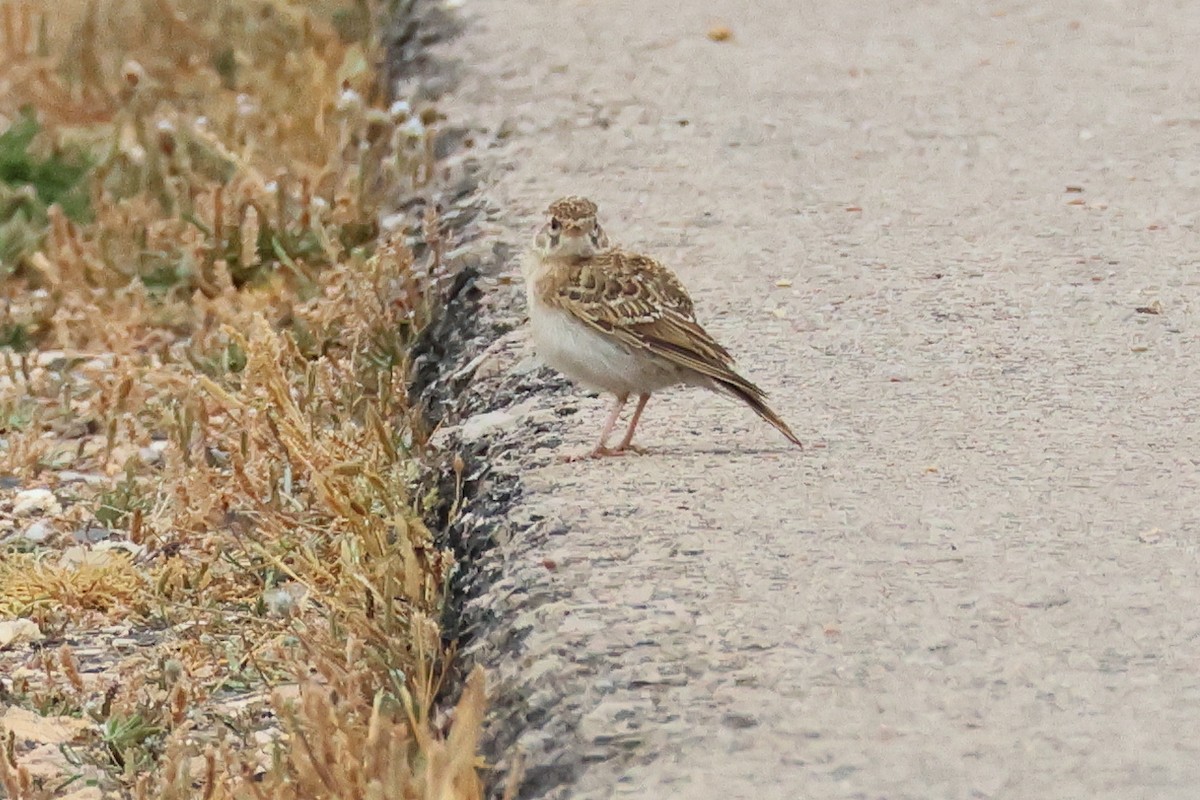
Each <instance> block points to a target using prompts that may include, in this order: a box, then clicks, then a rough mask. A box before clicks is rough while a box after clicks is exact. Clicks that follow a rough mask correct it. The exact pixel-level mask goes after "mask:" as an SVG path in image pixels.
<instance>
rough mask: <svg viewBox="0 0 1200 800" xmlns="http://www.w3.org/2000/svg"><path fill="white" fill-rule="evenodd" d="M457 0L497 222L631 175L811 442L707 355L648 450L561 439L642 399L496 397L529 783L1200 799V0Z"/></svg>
mask: <svg viewBox="0 0 1200 800" xmlns="http://www.w3.org/2000/svg"><path fill="white" fill-rule="evenodd" d="M460 13H461V15H462V16H463V18H464V20H465V31H464V33H463V35H462V36H460V37H459V38H458V39H456V40H455V41H454V42H453V43H452V44H450V45H449V46H448V53H449V55H450V56H452V57H455V58H457V59H459V60H460V62H461V64H462V75H461V80H460V85H459V86H458V88H457V89H456V90H455V92H454V94H453V97H452V98H451V99H450V100H449V101H448V105H449V106H450V107H451V108H452V109H453V110H452V111H451V115H452V117H455V118H460V119H461V118H465V119H468V120H470V121H471V122H472V125H473V126H474V127H475V128H476V132H477V135H478V138H479V140H480V142H481V143H482V144H483V145H489V147H488V148H487V149H486V150H485V151H484V152H483V159H484V160H485V161H486V162H487V163H486V167H487V178H486V181H485V182H486V185H487V193H488V199H489V201H490V203H491V205H492V207H493V209H495V210H496V212H495V213H494V214H493V219H494V221H495V223H496V230H497V234H496V235H497V237H498V239H499V240H500V241H501V242H503V243H506V244H508V245H511V246H512V247H514V248H515V247H518V246H523V245H524V243H525V242H526V240H527V237H528V236H529V234H530V231H531V230H532V226H534V225H535V224H536V223H537V222H538V220H539V219H540V215H539V212H540V211H541V209H542V208H544V207H545V206H546V205H547V204H548V203H549V201H550V200H552V199H554V198H555V197H557V196H558V195H561V194H573V193H578V194H585V195H588V196H590V197H592V198H593V199H594V200H596V201H597V202H598V203H599V205H600V208H601V213H602V219H603V220H604V221H605V223H606V227H607V228H608V230H609V233H610V235H611V236H612V237H613V238H614V239H615V240H616V241H618V242H620V243H622V244H623V245H625V246H627V247H630V248H633V249H637V250H642V251H645V252H647V253H650V254H653V255H655V256H656V257H658V258H660V259H662V260H663V261H665V262H666V263H668V264H669V265H671V266H672V267H673V268H675V269H676V270H677V271H678V273H679V274H680V276H681V277H682V278H683V280H684V281H685V283H686V284H687V285H688V286H689V287H690V288H691V290H692V293H693V296H694V298H695V300H696V305H697V310H698V314H699V316H700V318H701V320H702V321H703V322H704V323H705V324H706V325H707V327H708V328H709V329H710V331H712V332H713V333H714V334H715V335H716V336H717V338H718V339H720V340H721V341H723V342H724V343H725V344H726V345H728V347H729V348H730V350H732V351H733V352H734V354H735V355H737V356H738V358H739V363H740V365H741V367H742V368H743V369H744V371H745V372H746V373H747V374H748V375H750V376H751V377H752V378H753V379H754V380H756V381H757V382H758V383H760V384H761V385H762V386H763V388H765V389H767V390H768V391H769V392H770V393H771V398H772V403H773V404H774V406H775V408H776V409H777V410H778V411H779V412H780V413H781V415H782V416H783V417H784V418H785V419H787V420H788V421H789V422H790V423H791V425H792V427H793V429H794V430H795V431H796V433H797V434H798V435H799V436H800V438H801V439H803V440H804V441H805V443H806V445H807V448H806V449H805V450H804V451H803V452H798V451H795V450H794V449H791V448H789V446H788V445H787V443H786V442H785V441H783V439H782V438H781V437H779V436H778V434H777V433H776V432H775V431H773V430H772V429H771V428H770V427H768V426H766V425H764V424H762V423H761V422H760V421H759V420H758V419H757V418H756V417H754V415H753V414H752V413H750V412H749V411H748V410H746V409H744V408H742V407H740V406H738V405H736V404H734V403H731V402H730V401H727V400H724V399H722V398H719V397H716V396H713V395H709V394H705V393H702V392H699V391H695V390H680V391H677V392H674V393H670V394H666V395H664V396H662V397H661V398H658V397H656V398H655V399H654V400H653V401H652V402H651V405H650V406H649V408H648V410H647V414H646V417H645V418H644V421H643V424H642V427H641V429H640V431H641V433H640V437H639V440H640V442H641V443H642V444H645V445H649V446H650V447H651V448H652V449H653V453H652V454H651V455H648V456H645V457H634V458H625V459H609V460H605V461H601V462H595V463H583V464H559V463H555V462H554V461H553V459H552V458H551V456H552V454H553V453H555V452H562V451H569V450H576V449H583V448H586V447H588V446H590V444H591V442H592V439H593V437H594V435H595V434H596V432H597V430H598V428H599V426H600V423H601V421H602V419H603V414H604V408H605V404H606V403H607V402H608V400H607V399H606V398H597V397H588V396H586V395H583V394H582V393H580V392H573V391H563V390H562V389H561V387H560V388H558V389H557V390H554V391H550V390H546V391H542V392H535V393H533V394H532V399H530V400H525V401H524V402H523V403H522V404H520V405H519V406H518V407H517V408H516V409H515V410H513V411H511V413H509V414H508V415H507V416H503V417H501V418H499V419H500V422H499V423H495V420H494V419H493V423H495V424H493V425H492V426H491V428H492V429H493V430H492V435H494V437H495V442H496V444H495V445H494V447H493V452H494V453H495V455H494V459H495V463H496V465H497V468H498V469H500V470H507V471H508V472H509V473H512V474H517V475H519V477H520V481H521V487H522V497H521V499H520V501H519V502H518V504H517V505H516V506H515V507H513V508H512V509H511V511H510V515H509V521H508V525H507V528H506V530H507V531H508V533H507V534H506V535H505V536H504V537H502V538H504V539H505V542H504V543H503V544H502V545H500V546H499V547H498V548H497V550H496V551H494V552H493V553H492V554H491V556H490V557H489V558H490V559H491V560H492V563H493V566H494V567H495V569H496V570H498V571H499V572H500V575H501V577H500V579H499V580H498V582H497V583H496V585H495V586H494V587H493V590H492V592H491V593H490V594H489V595H488V596H487V597H484V598H481V599H480V600H478V601H476V607H477V608H480V609H484V610H486V611H488V612H490V613H493V614H495V615H498V622H497V623H496V629H495V632H494V635H493V636H491V637H490V638H488V639H487V640H484V641H480V642H477V643H476V645H475V647H474V650H473V653H474V656H475V657H476V658H478V659H480V660H482V661H483V662H484V663H486V664H487V665H488V666H489V667H491V669H492V674H493V675H494V676H495V677H496V680H497V681H498V684H497V716H498V718H497V721H496V722H495V730H497V731H499V732H500V734H499V735H500V736H501V741H503V742H504V743H505V744H510V743H513V742H514V741H515V745H516V746H519V747H520V748H521V749H523V750H524V751H525V752H526V755H527V764H528V767H529V770H528V773H527V779H526V783H525V787H524V789H523V792H522V793H523V796H526V797H548V798H565V797H571V798H608V797H624V796H631V797H642V798H689V799H690V800H707V799H708V798H714V799H715V798H723V799H726V798H755V800H769V799H771V798H789V799H790V798H868V799H870V800H876V799H877V798H887V799H888V800H899V799H900V798H913V800H927V799H928V798H1020V799H1021V800H1029V799H1030V798H1054V799H1055V800H1068V799H1069V798H1089V799H1091V798H1113V800H1117V799H1118V798H1120V800H1129V799H1130V798H1155V799H1157V798H1189V799H1190V798H1195V797H1197V796H1200V736H1197V731H1200V614H1198V613H1197V607H1198V606H1200V575H1198V572H1200V568H1198V567H1200V561H1198V557H1197V544H1198V543H1200V495H1198V492H1197V489H1198V486H1197V484H1198V482H1200V467H1198V465H1200V448H1198V446H1197V444H1198V440H1200V381H1198V380H1197V371H1198V367H1197V355H1198V349H1200V303H1198V301H1197V299H1196V292H1197V287H1198V286H1200V273H1198V271H1197V253H1200V237H1198V236H1197V230H1196V224H1197V217H1198V215H1200V156H1198V154H1200V57H1197V55H1196V54H1197V53H1200V5H1197V4H1195V3H1190V2H1186V0H1176V1H1175V2H1169V1H1168V0H1146V2H1141V3H1124V2H1117V1H1116V0H1058V2H1053V3H1049V2H1019V1H1017V0H1012V1H1005V0H992V1H991V2H961V1H960V0H909V1H908V2H899V0H881V1H880V2H875V3H834V2H825V3H818V2H810V1H805V2H797V1H796V0H759V1H758V2H753V3H745V2H735V0H717V1H716V2H705V3H701V2H695V1H693V2H666V1H662V2H638V1H637V0H522V2H512V1H511V0H507V1H506V0H467V2H465V3H463V7H462V11H461V12H460ZM717 26H726V27H727V28H728V30H729V31H731V32H732V37H731V38H729V39H728V40H725V41H713V40H711V39H710V38H709V33H710V32H711V31H712V30H713V29H714V28H715V27H717ZM505 270H506V271H507V272H508V274H511V275H513V276H515V275H517V264H516V263H515V261H512V262H510V263H508V264H506V266H505ZM496 291H497V292H498V294H497V297H508V296H512V297H516V294H515V292H512V291H511V290H507V289H505V288H504V287H499V288H498V289H497V290H496ZM505 292H508V294H505ZM495 302H496V303H497V305H499V306H503V305H504V303H505V302H507V300H505V301H503V302H501V301H499V300H496V301H495ZM514 308H515V309H516V312H517V313H519V312H520V310H521V308H522V306H521V305H519V304H518V305H516V306H514ZM523 347H524V346H523V345H522V344H521V343H520V342H519V341H515V340H514V342H513V343H512V346H511V347H509V348H508V349H507V350H506V351H505V354H504V355H503V357H500V356H497V357H496V358H498V359H499V360H498V361H496V362H495V363H493V364H492V365H491V366H490V367H489V368H488V369H487V370H483V373H484V374H485V377H484V378H481V379H480V384H479V386H480V387H481V388H480V389H479V391H484V390H486V389H487V387H488V386H499V385H504V386H509V385H512V383H513V382H514V381H516V382H522V381H523V382H524V383H523V385H525V386H526V387H528V386H531V385H533V386H535V388H536V385H535V384H537V382H538V381H541V382H542V383H547V378H546V376H545V375H544V374H543V373H538V372H531V371H530V370H529V362H528V359H527V357H526V354H525V351H524V350H523V349H522V348H523ZM489 381H490V383H489ZM531 382H532V383H531ZM547 385H552V384H549V383H547ZM572 412H575V413H572ZM501 423H502V424H501ZM486 429H488V426H487V425H477V426H476V428H475V429H474V431H475V433H476V434H477V435H484V433H482V432H481V431H484V430H486ZM560 440H561V441H560ZM505 737H507V738H505ZM510 752H511V750H510Z"/></svg>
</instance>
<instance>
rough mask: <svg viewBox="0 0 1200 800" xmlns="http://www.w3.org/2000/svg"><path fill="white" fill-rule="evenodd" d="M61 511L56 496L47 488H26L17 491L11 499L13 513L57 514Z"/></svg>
mask: <svg viewBox="0 0 1200 800" xmlns="http://www.w3.org/2000/svg"><path fill="white" fill-rule="evenodd" d="M59 511H62V506H61V505H59V502H58V498H57V497H55V496H54V492H52V491H50V490H49V489H26V490H25V491H23V492H18V493H17V496H16V499H15V500H14V501H13V514H15V515H16V516H18V517H31V516H33V515H34V514H42V515H44V514H57V513H58V512H59Z"/></svg>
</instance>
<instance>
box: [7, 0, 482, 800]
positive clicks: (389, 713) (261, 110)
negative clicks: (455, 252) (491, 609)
mask: <svg viewBox="0 0 1200 800" xmlns="http://www.w3.org/2000/svg"><path fill="white" fill-rule="evenodd" d="M386 11H387V9H384V8H381V7H379V5H378V4H377V3H375V2H366V0H359V2H351V0H343V2H332V0H331V1H330V2H320V1H319V0H309V1H308V2H301V1H299V0H293V2H286V1H285V0H225V1H224V2H222V1H221V0H215V1H214V0H141V2H121V0H108V2H103V1H101V0H95V2H86V3H85V2H81V0H57V2H50V0H44V2H18V3H7V4H0V130H3V129H7V130H8V131H9V133H8V134H5V135H4V136H2V137H0V259H2V263H3V270H2V279H0V301H2V309H0V341H3V343H4V344H5V345H7V349H5V350H0V475H4V476H8V478H7V479H6V480H5V482H4V484H3V486H4V487H5V488H4V489H2V490H0V491H2V494H0V536H4V533H3V531H4V530H9V531H10V532H11V533H10V534H9V535H8V536H7V537H6V538H5V539H3V540H0V553H2V558H3V561H2V566H0V620H3V619H15V618H24V619H29V620H32V621H34V622H36V623H37V625H38V627H39V629H40V631H41V633H42V634H43V635H44V636H46V637H48V638H47V640H46V643H45V644H43V646H41V647H40V648H31V647H30V646H29V645H28V644H21V643H20V642H17V643H15V644H14V645H13V646H12V647H10V649H8V650H7V651H3V652H0V674H3V675H6V676H8V677H7V679H6V680H5V681H0V714H3V713H5V712H4V708H5V707H8V708H9V711H10V712H13V710H14V709H16V710H22V711H29V710H32V711H34V712H36V713H37V714H38V715H40V717H39V718H40V719H44V720H45V721H46V723H47V726H50V725H51V724H52V723H54V724H57V725H58V727H57V728H55V730H59V731H61V730H62V729H64V726H65V728H66V729H69V730H70V731H72V733H71V734H70V735H69V736H66V738H65V740H63V739H60V740H58V741H55V740H54V739H53V737H51V736H49V735H46V736H41V735H40V734H39V732H38V731H37V730H31V729H30V728H29V725H25V726H24V727H22V728H21V730H20V731H17V730H16V722H15V721H16V719H17V717H15V716H13V717H11V718H9V719H8V720H7V721H8V724H7V725H6V727H8V728H9V731H8V733H7V740H6V741H5V743H4V748H3V752H0V786H3V787H4V789H5V791H6V792H7V794H8V796H10V797H14V798H31V799H32V798H43V797H52V796H63V794H64V793H70V792H76V793H77V796H78V797H80V798H82V797H92V796H95V797H99V796H113V795H114V794H119V795H121V796H126V797H139V798H141V797H146V798H150V797H163V798H184V797H204V798H220V797H238V798H244V797H262V798H312V797H337V798H385V797H386V798H400V797H404V798H409V797H411V798H435V797H436V798H471V797H478V796H480V795H481V792H482V790H481V787H480V784H479V779H478V777H477V766H478V765H477V763H476V757H475V755H474V754H475V750H476V739H477V737H478V735H479V728H480V724H481V717H482V713H483V702H484V687H483V678H482V675H480V674H473V675H472V676H471V677H470V679H469V680H468V682H467V686H466V689H465V691H464V693H463V695H462V699H461V700H460V702H459V704H458V707H457V708H456V709H455V711H454V713H453V719H454V724H453V726H449V724H448V722H447V721H446V720H444V719H440V718H436V715H435V713H434V711H433V700H434V697H435V695H436V694H437V691H438V683H439V682H438V680H437V679H436V677H435V676H436V675H438V674H440V672H441V670H443V669H444V668H445V658H444V654H443V653H442V645H441V637H440V632H439V629H438V625H437V622H436V620H437V619H438V618H439V615H440V613H441V609H442V603H443V593H444V590H445V587H446V585H447V582H448V577H449V574H450V571H451V569H452V567H453V562H452V558H451V556H450V554H449V553H448V552H447V551H445V550H442V549H439V548H438V547H437V546H436V545H435V544H434V539H433V536H432V535H431V533H430V531H429V530H428V529H427V528H426V526H425V524H424V522H423V520H424V519H426V518H428V515H429V512H430V509H431V508H432V507H434V506H435V505H436V504H438V503H440V502H443V501H446V500H452V499H453V498H439V497H437V496H436V494H435V493H434V492H433V491H432V490H431V489H429V488H427V486H426V484H425V482H424V476H425V474H426V472H427V468H426V467H425V466H423V460H424V452H425V451H424V444H425V428H424V424H423V421H422V420H421V419H419V417H418V415H417V414H416V412H414V411H413V409H412V406H411V404H410V402H409V398H408V396H407V391H406V390H407V384H406V376H407V375H408V367H409V364H408V354H409V349H410V347H411V344H412V342H413V339H414V337H415V336H416V334H417V333H418V332H419V331H420V329H421V328H422V326H423V325H424V324H425V323H426V322H427V320H428V319H429V316H430V314H431V312H432V306H433V304H435V303H436V286H437V282H438V280H439V278H440V275H441V272H442V271H443V266H442V264H441V263H440V259H439V254H440V252H441V250H442V248H441V246H440V238H439V236H438V233H437V231H438V226H437V221H436V220H434V219H425V220H412V221H410V223H411V225H410V228H411V233H412V234H413V236H414V237H415V238H416V239H417V240H421V241H423V242H424V243H425V244H427V245H429V246H428V247H424V248H422V250H423V252H427V253H428V255H427V257H426V258H425V260H424V261H423V262H422V263H420V264H415V263H414V259H413V256H412V254H411V252H410V251H409V250H408V249H406V248H405V247H403V246H400V245H394V244H390V243H387V242H384V243H383V244H382V245H379V246H377V241H378V237H379V222H378V221H379V218H380V215H381V213H383V212H384V211H386V208H385V207H384V204H383V199H384V198H387V197H391V198H396V197H399V196H402V195H404V194H406V193H408V192H411V191H413V190H414V189H415V188H417V187H419V186H420V185H421V183H422V182H423V181H425V180H426V178H427V176H429V175H430V174H431V172H432V170H431V167H432V163H431V161H432V157H431V153H432V148H431V144H430V138H431V132H430V129H429V127H428V125H429V124H430V123H431V122H432V121H433V118H434V115H433V113H432V111H431V110H429V109H424V110H421V111H412V110H410V109H408V107H407V105H406V104H402V103H397V104H393V105H388V106H387V107H386V108H385V107H384V106H385V105H387V103H388V99H387V98H386V92H384V91H383V90H382V89H381V87H379V86H378V85H377V77H376V75H377V70H376V67H377V65H378V63H379V57H380V54H379V50H380V48H379V44H378V39H379V36H378V32H377V25H376V21H377V19H379V18H380V16H381V15H382V14H384V13H386ZM27 109H31V110H27ZM34 487H44V488H48V489H50V490H51V491H52V492H53V495H52V496H45V497H43V498H42V499H41V500H40V501H39V502H38V503H35V504H33V505H32V506H31V505H30V504H29V503H27V502H26V503H25V504H24V505H23V506H22V505H20V504H19V503H18V502H17V501H18V500H19V499H21V498H25V499H28V494H27V493H26V494H22V492H23V491H25V490H28V489H30V488H34ZM51 643H53V644H54V646H49V645H50V644H51ZM14 713H15V712H14ZM80 720H82V723H83V724H78V725H76V724H75V723H76V722H78V721H80ZM0 724H4V720H0ZM446 731H449V732H448V733H447V732H446Z"/></svg>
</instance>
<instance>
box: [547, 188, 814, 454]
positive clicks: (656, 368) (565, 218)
mask: <svg viewBox="0 0 1200 800" xmlns="http://www.w3.org/2000/svg"><path fill="white" fill-rule="evenodd" d="M597 210H598V209H597V208H596V205H595V204H594V203H592V202H591V201H590V200H587V199H585V198H581V197H565V198H562V199H560V200H557V201H555V202H554V203H553V204H551V206H550V207H549V208H548V209H547V213H548V214H549V215H550V221H549V222H547V223H546V225H544V226H543V227H542V229H541V230H540V231H539V232H538V234H537V236H536V237H535V239H534V252H533V254H531V257H530V258H529V259H528V260H527V262H526V265H525V281H526V292H527V296H528V299H529V316H530V323H531V326H532V329H533V335H534V340H535V343H536V344H537V346H538V350H539V353H540V354H541V356H542V358H543V359H544V360H545V361H546V362H547V363H549V364H550V366H552V367H554V368H555V369H558V370H559V371H560V372H562V373H564V374H565V375H567V376H568V377H569V378H572V379H573V380H575V381H577V382H579V383H582V384H584V385H586V386H590V387H591V388H594V389H598V390H602V391H606V392H611V393H612V394H614V395H616V398H617V403H616V404H615V406H614V408H613V410H612V413H611V414H610V415H609V418H608V421H607V422H606V424H605V426H604V430H603V432H602V433H601V437H600V442H599V443H598V444H597V445H596V447H595V449H594V450H592V452H591V453H590V454H589V455H590V456H593V457H597V456H604V455H614V454H617V453H620V452H623V451H625V450H629V449H635V448H633V447H632V442H633V433H634V429H635V428H636V427H637V423H638V420H639V419H640V417H641V413H642V410H643V409H644V408H645V405H646V402H647V401H648V400H649V398H650V395H651V393H653V392H656V391H658V390H660V389H663V388H666V387H667V386H671V385H674V384H680V383H683V384H688V385H692V386H701V387H704V388H707V389H712V390H714V391H718V392H722V393H724V394H728V395H731V396H733V397H736V398H738V399H739V400H742V401H743V402H745V403H746V404H747V405H749V406H750V408H751V409H753V410H754V411H755V413H757V414H758V415H759V416H761V417H762V418H763V419H765V420H766V421H767V422H769V423H771V424H772V425H774V426H775V427H776V428H777V429H778V430H779V431H780V432H781V433H782V434H783V435H784V436H786V437H787V438H788V440H789V441H791V442H792V443H794V444H796V445H797V446H800V440H799V439H797V438H796V435H795V434H794V433H792V431H791V429H790V428H789V427H788V426H787V424H786V423H785V422H784V421H783V420H782V419H781V418H780V417H779V415H778V414H776V413H775V412H774V411H772V410H771V409H770V408H769V407H768V406H767V404H766V394H765V393H764V392H763V391H762V390H761V389H759V388H758V387H757V386H755V385H754V384H753V383H751V382H750V381H749V380H747V379H746V378H744V377H742V376H741V375H739V374H738V373H737V372H736V371H735V370H734V360H733V357H732V356H731V355H730V354H729V351H727V350H726V349H725V348H724V347H722V346H721V345H720V344H718V343H717V342H716V340H714V339H713V338H712V336H710V335H709V334H708V332H707V331H705V330H704V328H703V327H701V326H700V324H699V323H698V322H697V321H696V317H695V312H694V309H693V305H692V300H691V298H690V297H689V296H688V293H687V290H686V289H684V287H683V284H681V283H680V282H679V279H678V278H677V277H676V276H675V275H674V273H672V272H671V271H670V270H669V269H667V268H666V267H664V266H663V265H662V264H660V263H659V262H657V261H655V260H654V259H652V258H649V257H648V256H643V255H638V254H636V253H629V252H626V251H623V250H620V249H616V248H610V247H609V246H608V238H607V236H606V235H605V234H604V231H603V230H602V229H601V228H600V225H599V223H598V222H597V220H596V213H597ZM632 394H636V395H638V406H637V410H636V411H635V412H634V415H633V418H632V419H631V421H630V424H629V428H628V430H627V431H626V434H625V437H624V438H623V439H622V441H621V443H620V444H619V445H618V446H617V447H616V448H612V449H610V448H609V447H608V445H607V440H608V437H609V435H610V434H611V433H612V429H613V427H614V426H615V425H616V422H617V419H618V416H619V414H620V411H621V408H623V407H624V405H625V402H626V401H627V400H628V398H629V396H630V395H632Z"/></svg>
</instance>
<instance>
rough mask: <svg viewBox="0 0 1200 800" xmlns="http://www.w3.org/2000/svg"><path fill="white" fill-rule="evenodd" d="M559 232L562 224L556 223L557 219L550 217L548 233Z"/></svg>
mask: <svg viewBox="0 0 1200 800" xmlns="http://www.w3.org/2000/svg"><path fill="white" fill-rule="evenodd" d="M560 230H562V223H561V222H559V221H558V217H551V218H550V232H551V233H558V232H559V231H560Z"/></svg>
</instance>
